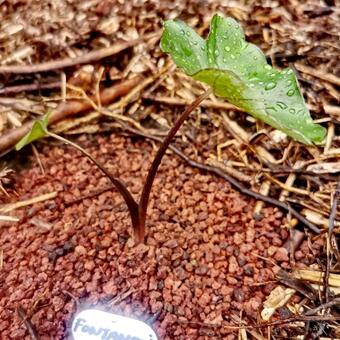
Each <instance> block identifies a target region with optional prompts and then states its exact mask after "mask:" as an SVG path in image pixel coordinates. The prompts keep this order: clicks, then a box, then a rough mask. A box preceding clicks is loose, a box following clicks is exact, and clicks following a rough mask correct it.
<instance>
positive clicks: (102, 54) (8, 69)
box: [0, 34, 155, 74]
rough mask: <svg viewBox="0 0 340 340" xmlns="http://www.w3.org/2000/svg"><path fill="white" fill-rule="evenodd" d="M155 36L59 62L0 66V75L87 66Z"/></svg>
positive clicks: (117, 44)
mask: <svg viewBox="0 0 340 340" xmlns="http://www.w3.org/2000/svg"><path fill="white" fill-rule="evenodd" d="M153 36H155V34H152V35H149V36H146V37H142V38H139V39H135V40H130V41H123V42H119V43H116V44H115V45H113V46H110V47H105V48H101V49H99V50H95V51H91V52H89V53H86V54H82V55H81V56H79V57H75V58H65V59H61V60H53V61H48V62H45V63H41V64H35V65H6V66H0V74H9V73H12V74H13V73H15V74H28V73H38V72H48V71H53V70H58V69H62V68H65V67H70V66H74V65H81V64H87V63H92V62H94V61H98V60H101V59H104V58H107V57H109V56H112V55H114V54H117V53H119V52H121V51H123V50H125V49H127V48H129V47H132V46H135V45H137V44H139V43H140V42H142V41H144V40H145V39H149V38H151V37H153Z"/></svg>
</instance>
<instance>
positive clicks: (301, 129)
mask: <svg viewBox="0 0 340 340" xmlns="http://www.w3.org/2000/svg"><path fill="white" fill-rule="evenodd" d="M182 32H184V33H182ZM187 32H188V33H187ZM193 42H196V43H195V44H194V43H193ZM198 46H199V48H197V47H198ZM161 48H162V50H163V51H164V52H168V53H170V55H171V56H172V58H173V59H174V61H175V63H176V64H177V66H179V67H181V68H183V70H184V71H185V73H187V74H188V75H190V76H192V77H193V78H194V79H197V80H200V81H202V82H204V83H206V84H208V85H210V86H211V87H212V88H213V90H214V92H215V93H216V94H217V95H218V96H221V97H223V98H226V99H227V100H228V101H229V102H230V103H232V104H234V105H235V106H237V107H239V108H241V109H243V110H244V111H245V112H247V113H249V114H251V115H252V116H254V117H255V118H257V119H260V120H262V121H264V122H265V123H267V124H269V125H271V126H273V127H274V128H276V129H279V130H281V131H283V132H285V133H286V134H287V135H289V136H291V137H293V138H294V139H296V140H298V141H300V142H302V143H305V144H313V143H322V142H323V141H324V139H325V135H326V129H325V128H324V127H322V126H321V125H318V124H314V123H313V121H312V118H311V116H310V113H309V111H308V108H307V107H306V104H305V102H304V99H303V96H302V95H301V91H300V89H299V86H298V83H297V79H296V77H295V74H294V72H293V71H292V70H290V69H286V70H283V71H281V72H280V71H278V70H276V69H274V68H273V67H272V66H270V65H269V64H267V61H266V57H265V55H264V54H263V53H262V51H261V50H260V49H259V48H258V47H257V46H255V45H253V44H250V43H248V42H246V41H245V37H244V33H243V31H242V28H241V27H240V25H239V24H238V23H237V22H236V21H235V20H234V19H232V18H222V17H220V16H218V15H215V16H214V18H213V19H212V22H211V28H210V33H209V36H208V39H207V41H204V40H203V39H202V38H200V37H199V36H198V35H197V34H196V33H195V32H194V31H193V30H192V29H191V28H189V27H188V26H187V25H186V24H184V23H183V22H179V21H172V20H170V21H167V22H166V23H165V29H164V33H163V35H162V39H161Z"/></svg>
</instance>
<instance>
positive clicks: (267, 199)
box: [123, 125, 321, 234]
mask: <svg viewBox="0 0 340 340" xmlns="http://www.w3.org/2000/svg"><path fill="white" fill-rule="evenodd" d="M123 129H125V130H127V131H130V132H132V133H134V134H137V135H139V136H142V137H144V138H149V139H152V140H155V141H157V142H160V143H162V142H163V139H162V138H159V137H157V136H152V135H148V134H145V133H143V132H140V131H138V130H135V129H133V128H130V127H129V126H126V125H124V127H123ZM169 149H170V150H172V151H173V152H174V153H175V154H176V155H177V156H179V157H180V158H182V159H183V160H184V161H186V162H187V163H188V164H189V165H191V166H192V167H195V168H198V169H201V170H204V171H208V172H212V173H214V174H215V175H218V176H219V177H222V178H223V179H224V180H226V181H227V182H229V183H230V184H231V185H232V186H233V187H234V188H236V189H237V190H239V191H240V192H241V193H242V194H244V195H247V196H250V197H253V198H255V199H257V200H263V201H264V202H266V203H269V204H272V205H274V206H277V207H279V208H281V209H283V210H285V211H287V212H290V213H291V214H292V215H293V216H295V217H296V218H297V219H298V220H299V221H300V222H301V223H303V224H304V225H305V226H306V227H307V228H309V229H310V230H312V231H313V232H315V233H316V234H320V232H321V231H320V229H319V228H318V227H316V226H315V225H314V224H313V223H311V222H309V221H308V220H307V219H306V218H304V217H303V216H302V215H301V214H300V213H298V212H297V211H296V210H295V209H293V208H292V207H291V206H290V205H289V204H288V203H286V202H280V201H279V200H277V199H275V198H271V197H267V196H264V195H261V194H260V193H258V192H255V191H253V190H251V189H248V188H246V187H245V186H244V185H243V184H241V183H240V182H239V181H237V180H236V179H235V178H233V177H231V176H229V175H228V174H226V173H224V172H223V171H222V170H221V169H218V168H216V167H213V166H210V165H205V164H202V163H198V162H196V161H194V160H192V159H191V158H189V157H188V156H186V155H185V154H184V153H183V152H182V151H180V150H179V149H177V148H176V147H175V146H173V145H172V144H170V145H169Z"/></svg>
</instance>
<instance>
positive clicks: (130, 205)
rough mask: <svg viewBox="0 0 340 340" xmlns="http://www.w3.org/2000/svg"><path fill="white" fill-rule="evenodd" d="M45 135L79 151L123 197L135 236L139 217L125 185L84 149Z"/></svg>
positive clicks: (135, 204)
mask: <svg viewBox="0 0 340 340" xmlns="http://www.w3.org/2000/svg"><path fill="white" fill-rule="evenodd" d="M47 135H48V136H50V137H52V138H55V139H57V140H59V141H61V142H63V143H65V144H69V145H71V146H73V147H74V148H76V149H77V150H78V151H80V152H81V153H82V154H83V155H85V156H86V157H87V158H88V159H90V160H91V161H92V162H93V163H94V164H96V165H97V167H98V168H99V169H100V170H101V171H102V172H103V173H104V174H105V175H106V176H107V177H108V178H109V179H110V181H111V183H112V184H113V185H114V186H115V188H116V189H117V190H118V192H119V193H120V194H121V195H122V196H123V198H124V201H125V203H126V205H127V207H128V209H129V213H130V217H131V223H132V228H133V230H134V233H135V235H136V234H137V230H139V216H138V204H137V202H136V201H135V200H134V198H133V197H132V195H131V193H130V191H129V190H128V189H127V187H126V186H125V184H124V183H123V182H122V181H121V180H119V179H117V178H116V177H114V176H112V174H111V173H110V172H109V171H108V170H107V169H106V168H105V167H104V166H103V165H102V164H101V163H100V162H98V161H97V160H96V159H95V158H94V157H93V156H92V155H91V154H90V153H88V152H87V151H86V150H85V149H83V148H82V147H81V146H79V145H78V144H76V143H73V142H71V141H70V140H68V139H66V138H64V137H61V136H59V135H57V134H55V133H53V132H50V131H48V132H47Z"/></svg>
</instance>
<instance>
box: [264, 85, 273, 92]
mask: <svg viewBox="0 0 340 340" xmlns="http://www.w3.org/2000/svg"><path fill="white" fill-rule="evenodd" d="M275 87H276V83H268V84H266V86H265V87H264V89H265V90H267V91H269V90H272V89H273V88H275Z"/></svg>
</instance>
